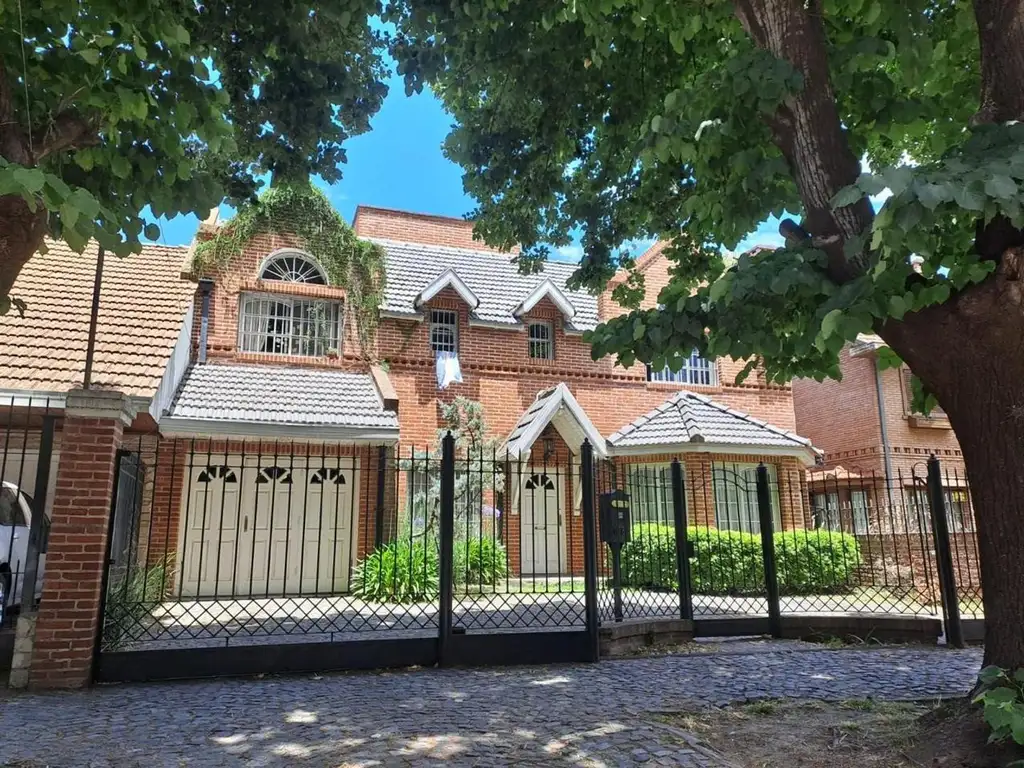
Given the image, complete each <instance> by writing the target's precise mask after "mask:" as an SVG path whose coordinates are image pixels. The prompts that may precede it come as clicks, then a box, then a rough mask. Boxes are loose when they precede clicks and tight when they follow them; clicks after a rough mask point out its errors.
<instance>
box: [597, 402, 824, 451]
mask: <svg viewBox="0 0 1024 768" xmlns="http://www.w3.org/2000/svg"><path fill="white" fill-rule="evenodd" d="M687 443H691V444H699V443H706V444H709V445H714V446H737V447H740V446H742V447H745V448H773V449H775V448H783V449H785V448H789V449H794V450H796V451H802V452H810V453H811V454H813V453H814V451H815V449H814V447H813V446H812V445H811V441H810V440H808V439H807V438H804V437H800V436H799V435H797V434H794V433H793V432H788V431H786V430H784V429H780V428H779V427H776V426H773V425H771V424H769V423H768V422H766V421H761V420H760V419H755V418H754V417H753V416H750V415H748V414H746V413H743V412H742V411H737V410H733V409H732V408H729V407H727V406H725V405H722V404H720V403H716V402H715V401H714V400H711V399H710V398H708V397H704V396H703V395H697V394H694V393H692V392H678V393H676V394H675V395H673V396H672V397H670V398H669V399H668V400H666V401H665V402H664V403H662V404H661V405H659V406H658V407H657V408H655V409H654V410H652V411H649V412H648V413H646V414H644V415H643V416H641V417H640V418H638V419H635V420H634V421H632V422H630V423H629V424H627V425H626V426H624V427H622V428H621V429H620V430H618V431H617V432H616V433H615V434H613V435H611V436H610V437H609V438H608V445H609V446H611V447H612V448H613V449H615V450H619V449H623V448H645V447H651V448H655V447H658V446H669V445H672V446H677V445H683V444H687Z"/></svg>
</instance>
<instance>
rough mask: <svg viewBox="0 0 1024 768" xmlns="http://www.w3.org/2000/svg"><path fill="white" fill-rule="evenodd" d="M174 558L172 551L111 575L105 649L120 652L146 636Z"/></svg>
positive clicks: (105, 624) (106, 603) (108, 586)
mask: <svg viewBox="0 0 1024 768" xmlns="http://www.w3.org/2000/svg"><path fill="white" fill-rule="evenodd" d="M173 558H174V555H173V554H168V555H167V556H166V557H165V558H164V559H163V560H161V561H160V562H158V563H156V564H154V565H151V566H147V567H145V568H136V569H135V570H134V571H132V570H128V571H127V572H125V571H122V572H120V573H118V574H116V575H115V576H114V577H113V578H111V580H110V583H108V584H107V598H106V600H104V601H103V636H102V648H103V650H105V651H119V650H121V649H123V648H125V647H127V646H128V645H130V644H131V642H132V641H133V640H136V639H138V638H139V637H142V636H144V635H145V633H146V629H147V628H148V627H149V625H150V624H151V623H152V622H153V620H154V619H153V616H152V611H153V609H154V608H156V607H157V606H158V605H159V604H160V601H161V600H162V599H163V594H162V591H163V589H164V587H165V586H166V584H167V566H168V563H170V562H172V561H173Z"/></svg>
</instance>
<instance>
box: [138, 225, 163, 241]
mask: <svg viewBox="0 0 1024 768" xmlns="http://www.w3.org/2000/svg"><path fill="white" fill-rule="evenodd" d="M142 234H143V235H144V236H145V237H146V239H147V240H159V239H160V227H158V226H157V225H156V224H154V223H153V222H150V223H148V224H147V225H146V226H145V228H144V229H143V230H142Z"/></svg>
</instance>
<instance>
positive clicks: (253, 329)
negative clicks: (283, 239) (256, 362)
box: [238, 251, 342, 357]
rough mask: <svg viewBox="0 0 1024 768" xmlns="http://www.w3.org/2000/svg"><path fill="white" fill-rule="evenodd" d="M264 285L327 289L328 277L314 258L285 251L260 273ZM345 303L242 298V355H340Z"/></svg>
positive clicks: (256, 296)
mask: <svg viewBox="0 0 1024 768" xmlns="http://www.w3.org/2000/svg"><path fill="white" fill-rule="evenodd" d="M259 277H260V279H262V280H276V281H281V282H288V283H308V284H311V285H327V284H328V281H327V276H326V275H325V274H324V272H323V270H322V269H320V267H319V266H318V265H317V264H316V262H314V261H313V260H312V259H310V258H309V257H307V256H305V255H303V254H301V253H296V252H291V251H290V252H285V253H282V254H279V255H276V256H273V257H271V258H270V259H268V260H267V262H266V263H265V264H264V265H263V268H262V269H261V270H260V272H259ZM341 344H342V305H341V302H340V301H327V300H324V299H310V298H301V297H297V296H296V297H292V296H286V295H276V294H268V293H245V294H242V298H241V306H240V307H239V318H238V348H239V350H240V351H242V352H255V353H259V354H265V355H288V356H294V357H324V356H327V355H332V354H333V355H337V354H340V350H341Z"/></svg>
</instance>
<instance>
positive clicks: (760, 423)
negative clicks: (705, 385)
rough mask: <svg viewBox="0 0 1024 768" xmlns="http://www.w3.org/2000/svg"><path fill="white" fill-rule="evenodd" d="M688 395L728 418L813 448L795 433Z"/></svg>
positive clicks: (707, 399) (693, 393) (709, 399)
mask: <svg viewBox="0 0 1024 768" xmlns="http://www.w3.org/2000/svg"><path fill="white" fill-rule="evenodd" d="M690 394H691V395H692V396H693V397H696V398H698V399H699V400H701V401H703V402H704V403H706V404H707V405H709V406H711V407H712V408H715V409H717V410H719V411H721V412H722V413H728V414H729V415H730V416H735V417H736V418H739V419H743V420H744V421H748V422H750V423H751V424H755V425H757V426H759V427H764V428H765V429H767V430H768V431H769V432H774V433H775V434H777V435H782V436H783V437H787V438H789V439H790V440H793V441H794V442H797V443H800V444H801V445H806V446H808V447H811V448H813V447H814V445H813V443H811V441H810V440H808V439H807V438H806V437H801V436H800V435H798V434H796V433H795V432H790V431H789V430H788V429H782V428H781V427H776V426H775V425H774V424H772V423H770V422H767V421H764V420H763V419H759V418H757V417H756V416H751V415H750V414H749V413H745V412H744V411H737V410H736V409H735V408H730V407H729V406H727V405H723V404H722V403H719V402H716V401H715V400H712V399H711V398H710V397H706V396H704V395H698V394H697V393H696V392H691V393H690Z"/></svg>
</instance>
